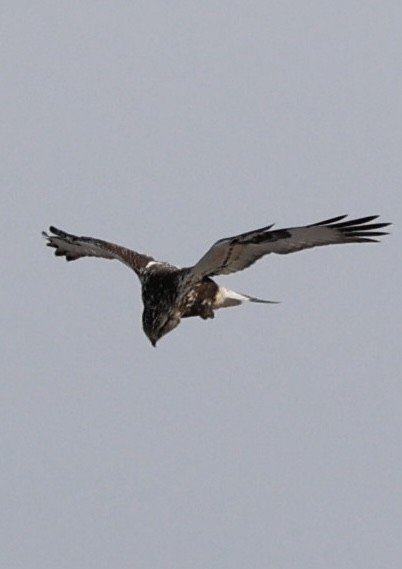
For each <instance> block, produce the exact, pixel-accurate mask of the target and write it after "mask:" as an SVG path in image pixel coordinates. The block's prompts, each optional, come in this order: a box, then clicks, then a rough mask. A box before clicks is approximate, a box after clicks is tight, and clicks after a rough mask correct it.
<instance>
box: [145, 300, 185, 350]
mask: <svg viewBox="0 0 402 569" xmlns="http://www.w3.org/2000/svg"><path fill="white" fill-rule="evenodd" d="M179 324H180V316H179V314H178V312H177V311H176V310H174V311H168V312H166V311H161V310H158V309H156V308H145V309H144V312H143V313H142V327H143V329H144V332H145V334H146V335H147V337H148V339H149V341H150V342H151V344H152V345H153V346H154V347H155V346H156V343H157V341H158V340H160V338H162V336H165V334H168V333H169V332H171V331H172V330H174V328H176V326H178V325H179Z"/></svg>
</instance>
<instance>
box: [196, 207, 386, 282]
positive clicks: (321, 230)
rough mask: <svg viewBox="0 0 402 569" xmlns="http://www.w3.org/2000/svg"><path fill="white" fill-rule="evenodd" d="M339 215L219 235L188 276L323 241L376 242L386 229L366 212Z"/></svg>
mask: <svg viewBox="0 0 402 569" xmlns="http://www.w3.org/2000/svg"><path fill="white" fill-rule="evenodd" d="M346 217H347V216H346V215H341V216H338V217H334V218H331V219H327V220H325V221H321V222H318V223H314V224H312V225H306V226H302V227H290V228H286V229H272V227H273V226H272V225H269V226H267V227H263V228H261V229H256V230H254V231H249V232H247V233H242V234H240V235H236V236H234V237H228V238H225V239H220V240H219V241H217V242H216V243H215V244H214V245H212V247H211V248H210V249H209V250H208V251H207V252H206V254H205V255H204V256H203V257H202V258H201V259H200V260H199V261H198V263H196V264H195V265H194V266H193V267H191V269H190V273H189V278H191V279H196V280H198V279H199V278H203V277H205V276H214V275H227V274H230V273H234V272H236V271H242V270H243V269H246V268H247V267H249V266H250V265H252V264H253V263H255V262H256V261H257V260H258V259H260V258H261V257H263V256H264V255H269V254H270V253H277V254H279V255H286V254H289V253H295V252H297V251H302V250H303V249H309V248H312V247H319V246H323V245H332V244H340V243H367V242H376V241H378V239H376V238H377V237H380V236H382V235H386V234H387V233H386V232H384V231H379V230H381V229H383V228H384V227H387V226H388V225H390V224H389V223H372V222H373V221H374V220H375V219H377V218H378V216H377V215H370V216H367V217H362V218H359V219H351V220H347V221H343V220H344V219H345V218H346Z"/></svg>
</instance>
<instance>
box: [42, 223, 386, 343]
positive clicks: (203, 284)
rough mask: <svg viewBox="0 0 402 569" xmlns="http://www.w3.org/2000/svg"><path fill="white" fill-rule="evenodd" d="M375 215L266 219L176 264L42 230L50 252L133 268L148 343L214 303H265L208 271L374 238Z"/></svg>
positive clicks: (209, 311) (207, 314)
mask: <svg viewBox="0 0 402 569" xmlns="http://www.w3.org/2000/svg"><path fill="white" fill-rule="evenodd" d="M377 217H378V216H377V215H371V216H368V217H362V218H360V219H352V220H348V221H344V219H345V218H346V215H340V216H338V217H334V218H332V219H326V220H325V221H320V222H319V223H314V224H312V225H307V226H305V227H290V228H286V229H272V227H273V226H272V225H268V226H267V227H262V228H261V229H255V230H254V231H248V232H247V233H241V234H240V235H236V236H234V237H227V238H225V239H220V240H219V241H217V242H216V243H215V244H214V245H212V247H211V248H210V249H209V250H208V251H207V252H206V253H205V255H204V256H203V257H202V258H201V259H200V260H199V261H198V262H197V263H196V264H195V265H193V266H192V267H186V268H184V269H179V268H178V267H175V266H174V265H170V264H169V263H165V262H161V261H156V260H155V259H154V258H153V257H149V256H148V255H143V254H141V253H137V252H136V251H132V250H131V249H126V248H125V247H121V246H120V245H115V244H113V243H108V242H107V241H102V240H100V239H93V238H92V237H77V236H75V235H70V234H69V233H65V232H64V231H61V230H60V229H57V228H56V227H50V228H49V233H45V232H43V233H42V235H43V236H44V237H45V238H46V239H47V241H48V243H47V245H48V246H49V247H54V248H55V249H56V250H55V255H57V256H60V257H65V258H66V260H67V261H75V260H76V259H79V258H80V257H102V258H103V259H117V260H119V261H122V262H123V263H125V264H126V265H127V266H128V267H130V268H131V269H133V270H134V271H135V273H136V274H137V276H138V277H139V279H140V282H141V286H142V301H143V303H144V311H143V315H142V324H143V329H144V332H145V334H146V335H147V336H148V338H149V340H150V342H151V344H152V345H153V346H155V345H156V343H157V341H158V340H159V339H160V338H161V337H162V336H164V335H165V334H167V333H168V332H171V331H172V330H173V329H174V328H176V326H178V324H179V323H180V320H181V319H182V318H187V317H189V316H200V317H201V318H203V319H207V318H213V317H214V311H215V310H217V309H218V308H226V307H229V306H236V305H238V304H241V303H242V302H245V301H251V302H262V303H270V302H272V301H269V300H261V299H260V298H255V297H253V296H248V295H246V294H240V293H238V292H234V291H232V290H228V289H227V288H225V287H223V286H220V285H218V284H217V283H216V282H215V281H214V280H213V279H212V278H211V277H214V276H216V275H227V274H229V273H234V272H236V271H241V270H243V269H246V268H247V267H249V266H250V265H252V264H253V263H255V262H256V261H257V260H258V259H260V258H261V257H263V256H264V255H268V254H269V253H278V254H280V255H285V254H287V253H294V252H296V251H301V250H303V249H308V248H310V247H318V246H320V245H332V244H337V243H367V242H376V241H378V240H377V239H375V238H376V237H380V236H381V235H387V233H386V232H385V231H381V230H382V229H383V228H384V227H387V226H388V225H390V224H389V223H378V222H376V223H373V221H374V220H375V219H377Z"/></svg>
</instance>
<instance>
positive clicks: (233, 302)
mask: <svg viewBox="0 0 402 569" xmlns="http://www.w3.org/2000/svg"><path fill="white" fill-rule="evenodd" d="M243 302H258V303H260V304H279V303H278V301H276V300H264V299H262V298H256V297H255V296H249V295H248V294H241V293H240V292H235V291H234V290H229V289H227V288H225V287H223V286H220V287H219V289H218V292H217V294H216V296H215V302H214V306H213V308H214V309H215V310H216V309H218V308H228V307H230V306H238V305H239V304H243Z"/></svg>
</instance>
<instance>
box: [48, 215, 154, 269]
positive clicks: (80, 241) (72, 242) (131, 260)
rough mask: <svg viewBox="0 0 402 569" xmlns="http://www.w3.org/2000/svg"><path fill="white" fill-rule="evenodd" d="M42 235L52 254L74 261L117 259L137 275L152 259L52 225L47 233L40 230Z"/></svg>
mask: <svg viewBox="0 0 402 569" xmlns="http://www.w3.org/2000/svg"><path fill="white" fill-rule="evenodd" d="M42 235H43V237H44V238H45V239H47V246H48V247H53V248H54V249H55V252H54V254H55V255H56V256H58V257H64V258H65V259H66V261H75V260H76V259H80V258H81V257H99V258H102V259H117V260H119V261H121V262H122V263H124V264H125V265H127V266H128V267H130V268H131V269H133V270H134V271H135V272H136V273H137V275H140V273H141V272H142V270H143V269H144V268H145V267H146V265H147V264H148V263H149V262H150V261H154V259H153V257H150V256H148V255H143V254H141V253H137V252H136V251H132V250H131V249H127V248H126V247H121V246H120V245H116V244H114V243H109V242H108V241H103V240H101V239H94V238H93V237H78V236H76V235H71V234H70V233H66V232H65V231H62V230H61V229H57V227H53V226H50V227H49V233H46V232H45V231H42Z"/></svg>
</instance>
